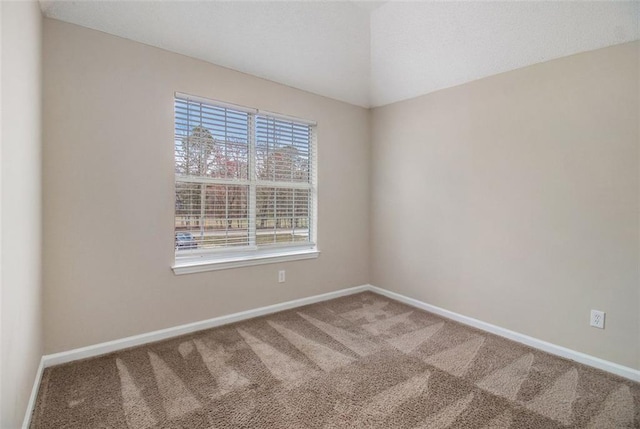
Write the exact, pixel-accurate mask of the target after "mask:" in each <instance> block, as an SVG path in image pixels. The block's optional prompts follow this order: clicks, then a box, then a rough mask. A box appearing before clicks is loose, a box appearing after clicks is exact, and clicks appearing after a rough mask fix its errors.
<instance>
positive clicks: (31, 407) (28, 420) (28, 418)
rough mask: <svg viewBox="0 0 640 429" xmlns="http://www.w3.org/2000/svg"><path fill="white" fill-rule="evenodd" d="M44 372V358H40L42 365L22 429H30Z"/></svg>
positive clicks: (37, 373) (34, 384)
mask: <svg viewBox="0 0 640 429" xmlns="http://www.w3.org/2000/svg"><path fill="white" fill-rule="evenodd" d="M43 372H44V357H42V358H40V365H38V371H37V372H36V379H35V381H34V382H33V389H31V396H29V402H28V403H27V412H26V413H25V415H24V420H23V422H22V429H29V425H30V424H31V414H33V410H34V408H35V407H36V399H37V398H38V391H39V390H40V381H41V380H42V373H43Z"/></svg>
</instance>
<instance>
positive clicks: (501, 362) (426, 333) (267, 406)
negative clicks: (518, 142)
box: [31, 292, 640, 429]
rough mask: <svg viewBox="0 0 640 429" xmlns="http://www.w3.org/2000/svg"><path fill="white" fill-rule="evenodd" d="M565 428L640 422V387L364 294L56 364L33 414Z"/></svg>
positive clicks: (97, 421) (58, 424)
mask: <svg viewBox="0 0 640 429" xmlns="http://www.w3.org/2000/svg"><path fill="white" fill-rule="evenodd" d="M566 427H571V428H638V427H640V385H639V384H637V383H632V382H630V381H627V380H625V379H622V378H618V377H615V376H612V375H609V374H607V373H604V372H601V371H598V370H595V369H592V368H589V367H586V366H583V365H580V364H577V363H575V362H572V361H568V360H564V359H561V358H557V357H554V356H551V355H549V354H546V353H543V352H540V351H538V350H535V349H531V348H528V347H526V346H523V345H521V344H518V343H514V342H511V341H508V340H505V339H503V338H500V337H497V336H494V335H491V334H487V333H486V332H482V331H478V330H475V329H472V328H469V327H467V326H464V325H461V324H458V323H455V322H452V321H449V320H447V319H443V318H440V317H438V316H435V315H433V314H430V313H427V312H423V311H421V310H417V309H415V308H412V307H408V306H406V305H404V304H400V303H398V302H395V301H392V300H389V299H387V298H384V297H381V296H379V295H376V294H373V293H368V292H367V293H362V294H358V295H352V296H349V297H345V298H339V299H336V300H333V301H327V302H323V303H319V304H314V305H311V306H307V307H302V308H298V309H295V310H290V311H286V312H282V313H278V314H273V315H269V316H265V317H261V318H256V319H252V320H248V321H244V322H240V323H236V324H233V325H226V326H223V327H219V328H215V329H210V330H206V331H201V332H198V333H195V334H191V335H187V336H182V337H178V338H174V339H171V340H168V341H163V342H158V343H154V344H149V345H146V346H141V347H137V348H133V349H129V350H125V351H121V352H117V353H113V354H109V355H106V356H101V357H97V358H93V359H88V360H84V361H79V362H73V363H70V364H66V365H60V366H56V367H51V368H48V369H47V370H46V371H45V373H44V377H43V380H42V384H41V386H40V393H39V397H38V400H37V406H36V409H35V411H34V415H33V419H32V424H31V428H33V429H41V428H91V429H98V428H118V429H119V428H131V429H134V428H136V429H147V428H154V429H157V428H184V429H200V428H202V429H213V428H217V429H223V428H224V429H226V428H336V429H337V428H433V429H439V428H494V429H497V428H566Z"/></svg>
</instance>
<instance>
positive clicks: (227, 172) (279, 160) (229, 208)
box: [174, 94, 316, 261]
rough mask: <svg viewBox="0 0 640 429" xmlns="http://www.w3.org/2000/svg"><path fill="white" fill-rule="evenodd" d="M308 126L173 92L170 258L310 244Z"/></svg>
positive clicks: (311, 168)
mask: <svg viewBox="0 0 640 429" xmlns="http://www.w3.org/2000/svg"><path fill="white" fill-rule="evenodd" d="M314 128H315V127H314V124H313V123H309V122H307V121H303V120H297V119H293V118H288V117H283V116H281V115H275V114H268V113H264V112H260V111H257V110H253V109H246V108H242V107H238V106H230V105H227V104H223V103H217V102H214V101H208V100H204V99H200V98H196V97H191V96H185V95H178V94H177V95H176V98H175V138H174V144H175V178H176V184H175V190H176V194H175V231H174V233H175V249H176V261H178V260H180V259H181V258H194V257H195V258H203V257H204V258H210V259H215V258H217V257H220V256H225V254H226V253H229V252H249V253H250V252H259V251H260V250H261V249H282V248H285V249H286V248H288V247H300V246H312V245H314V241H315V237H314V222H315V219H314V217H315V212H316V210H315V202H316V200H315V172H314V164H315V146H314V144H315V138H314Z"/></svg>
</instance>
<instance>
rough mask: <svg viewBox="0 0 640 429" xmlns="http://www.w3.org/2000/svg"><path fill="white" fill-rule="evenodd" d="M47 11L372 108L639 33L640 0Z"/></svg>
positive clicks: (48, 3)
mask: <svg viewBox="0 0 640 429" xmlns="http://www.w3.org/2000/svg"><path fill="white" fill-rule="evenodd" d="M40 3H41V7H42V10H43V12H44V14H45V16H47V17H50V18H55V19H59V20H62V21H67V22H71V23H74V24H78V25H82V26H85V27H89V28H93V29H96V30H100V31H104V32H106V33H110V34H114V35H117V36H121V37H124V38H127V39H131V40H135V41H138V42H142V43H146V44H148V45H152V46H157V47H159V48H163V49H167V50H169V51H173V52H177V53H181V54H184V55H189V56H191V57H195V58H200V59H203V60H205V61H209V62H211V63H214V64H218V65H221V66H225V67H228V68H231V69H235V70H239V71H242V72H245V73H249V74H252V75H255V76H259V77H263V78H266V79H270V80H273V81H276V82H279V83H282V84H285V85H289V86H292V87H295V88H299V89H303V90H306V91H310V92H313V93H316V94H320V95H324V96H327V97H331V98H335V99H338V100H342V101H346V102H349V103H352V104H356V105H360V106H365V107H371V106H380V105H384V104H388V103H393V102H395V101H400V100H404V99H408V98H412V97H416V96H419V95H422V94H426V93H429V92H433V91H437V90H439V89H443V88H447V87H451V86H455V85H459V84H462V83H465V82H469V81H472V80H475V79H479V78H482V77H486V76H490V75H493V74H497V73H501V72H505V71H509V70H513V69H516V68H520V67H525V66H528V65H531V64H535V63H539V62H543V61H547V60H550V59H554V58H559V57H563V56H567V55H571V54H575V53H579V52H584V51H589V50H593V49H597V48H602V47H605V46H610V45H615V44H619V43H624V42H628V41H632V40H638V39H640V2H638V1H632V2H582V1H552V2H549V1H547V2H541V1H506V2H486V1H477V2H458V1H445V2H435V1H414V2H403V1H387V2H381V1H371V2H368V1H352V0H349V1H326V0H325V1H309V0H307V1H88V0H84V1H60V0H53V1H52V0H41V2H40Z"/></svg>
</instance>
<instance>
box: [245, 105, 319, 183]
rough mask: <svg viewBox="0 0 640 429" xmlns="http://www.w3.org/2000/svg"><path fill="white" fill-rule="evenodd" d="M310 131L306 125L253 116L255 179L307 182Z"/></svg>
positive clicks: (309, 174)
mask: <svg viewBox="0 0 640 429" xmlns="http://www.w3.org/2000/svg"><path fill="white" fill-rule="evenodd" d="M310 142H311V131H310V127H309V126H308V125H304V124H296V123H294V122H289V121H283V120H279V119H276V118H271V117H268V116H262V115H258V116H257V117H256V157H257V159H256V176H257V178H258V180H268V181H284V182H309V181H310V177H311V171H310V165H311V164H310V161H311V151H310Z"/></svg>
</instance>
